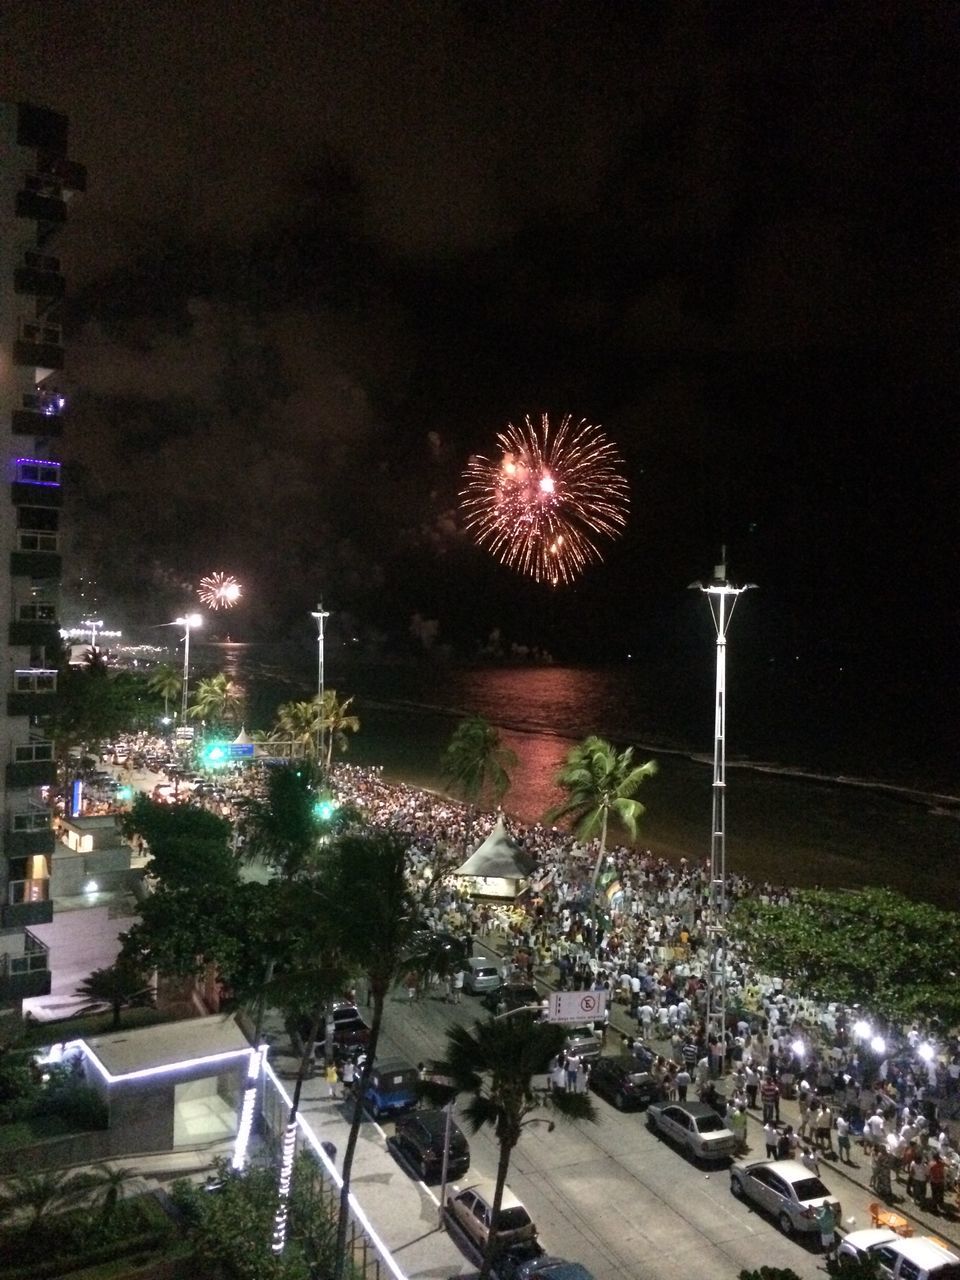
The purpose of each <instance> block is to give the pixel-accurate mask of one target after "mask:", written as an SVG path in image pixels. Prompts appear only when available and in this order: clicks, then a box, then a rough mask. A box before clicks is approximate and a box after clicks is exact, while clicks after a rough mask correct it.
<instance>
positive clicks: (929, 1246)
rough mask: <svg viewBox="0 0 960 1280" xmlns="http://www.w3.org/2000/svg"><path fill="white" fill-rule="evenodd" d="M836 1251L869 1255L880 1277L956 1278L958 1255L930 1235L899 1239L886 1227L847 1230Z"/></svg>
mask: <svg viewBox="0 0 960 1280" xmlns="http://www.w3.org/2000/svg"><path fill="white" fill-rule="evenodd" d="M837 1253H839V1254H841V1255H846V1256H847V1257H850V1258H862V1259H866V1258H869V1259H871V1261H872V1262H873V1265H874V1266H875V1267H876V1269H877V1274H878V1276H880V1277H882V1280H960V1256H958V1255H957V1254H956V1253H955V1252H953V1251H952V1250H951V1249H949V1248H948V1247H947V1245H946V1244H945V1243H944V1242H943V1241H942V1240H937V1239H936V1238H935V1237H934V1236H912V1237H910V1238H908V1239H903V1238H902V1237H900V1236H898V1235H897V1234H896V1232H894V1231H890V1230H889V1229H888V1228H886V1227H867V1228H865V1229H864V1230H863V1231H850V1232H848V1233H847V1235H845V1236H844V1238H843V1239H842V1240H841V1241H840V1246H839V1248H838V1249H837Z"/></svg>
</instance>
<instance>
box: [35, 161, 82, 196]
mask: <svg viewBox="0 0 960 1280" xmlns="http://www.w3.org/2000/svg"><path fill="white" fill-rule="evenodd" d="M37 173H38V175H39V176H40V177H42V178H47V179H49V180H50V181H52V182H55V183H56V184H57V185H58V186H59V187H62V188H63V190H64V191H86V189H87V170H86V166H85V165H82V164H77V162H76V160H68V159H67V158H66V156H62V155H53V154H51V153H50V152H43V151H41V152H40V153H39V154H38V155H37Z"/></svg>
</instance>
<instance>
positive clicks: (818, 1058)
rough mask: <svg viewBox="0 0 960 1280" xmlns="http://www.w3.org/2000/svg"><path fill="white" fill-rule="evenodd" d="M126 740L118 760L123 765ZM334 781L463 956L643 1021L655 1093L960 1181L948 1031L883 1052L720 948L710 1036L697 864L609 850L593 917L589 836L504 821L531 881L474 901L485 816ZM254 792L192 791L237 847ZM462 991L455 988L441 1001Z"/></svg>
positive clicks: (577, 1083)
mask: <svg viewBox="0 0 960 1280" xmlns="http://www.w3.org/2000/svg"><path fill="white" fill-rule="evenodd" d="M136 747H137V744H134V746H133V747H132V748H131V752H130V755H129V758H130V759H131V760H132V761H134V762H135V761H136V759H137V751H136ZM142 751H143V748H142V747H141V752H142ZM176 773H177V771H176V770H175V771H174V776H176ZM331 782H332V787H333V792H334V795H335V798H336V800H337V802H338V803H339V804H343V805H346V804H349V805H352V806H355V807H356V808H358V809H359V810H361V811H362V812H363V813H364V814H365V815H366V816H367V818H368V819H369V820H370V821H372V822H374V823H376V824H378V825H380V826H383V827H387V828H389V829H390V830H392V831H394V832H396V833H397V834H399V835H400V836H401V837H402V838H403V839H404V840H406V841H408V842H409V874H410V878H411V883H412V885H413V886H414V887H415V889H416V891H417V893H418V895H419V897H420V900H421V904H422V910H423V913H424V916H425V917H426V919H427V920H428V921H429V922H430V924H431V925H432V927H434V928H435V929H437V930H441V931H445V932H449V933H452V934H455V935H456V936H458V937H460V938H462V939H463V940H464V941H465V943H466V945H467V948H468V950H470V951H472V948H473V945H474V942H475V941H476V940H480V941H484V940H486V941H489V942H492V943H494V944H495V945H496V948H497V949H498V950H499V951H501V952H502V953H504V954H505V956H506V960H505V967H504V976H505V977H506V978H507V979H508V980H510V979H512V978H517V979H527V980H529V979H533V978H534V977H536V976H540V977H543V978H546V979H548V980H549V981H550V982H551V984H552V985H554V986H557V987H559V988H560V989H579V990H590V989H595V990H605V991H606V992H607V993H608V998H609V1001H610V1003H611V1004H614V1005H617V1006H619V1007H620V1008H621V1010H622V1012H623V1014H624V1015H625V1016H626V1017H627V1018H629V1019H630V1022H631V1023H632V1024H633V1025H634V1026H635V1029H636V1030H635V1034H633V1035H631V1036H629V1037H626V1038H625V1041H624V1049H625V1050H626V1051H628V1052H629V1051H631V1050H633V1049H636V1050H638V1051H642V1053H643V1056H644V1060H645V1061H646V1062H647V1063H649V1069H650V1071H651V1074H653V1075H654V1076H655V1079H656V1080H657V1083H658V1085H659V1086H660V1087H661V1089H662V1092H663V1094H664V1096H665V1097H676V1098H681V1099H682V1098H684V1097H685V1096H687V1093H688V1091H690V1090H695V1091H696V1093H697V1095H698V1096H699V1097H701V1098H702V1099H704V1100H707V1101H711V1100H716V1101H717V1102H719V1103H720V1104H721V1105H725V1110H726V1114H727V1117H728V1121H729V1123H730V1125H731V1127H732V1128H733V1129H734V1132H735V1133H738V1135H739V1134H740V1132H741V1129H742V1134H743V1138H742V1141H743V1142H744V1143H745V1133H746V1115H747V1113H748V1111H750V1110H753V1109H756V1110H758V1111H759V1112H760V1114H761V1116H762V1120H763V1122H764V1137H765V1141H766V1142H767V1148H768V1150H770V1151H776V1152H777V1153H778V1154H779V1153H782V1152H784V1151H787V1152H789V1153H790V1154H795V1155H796V1156H797V1157H798V1158H802V1159H803V1160H804V1161H805V1162H807V1163H808V1164H809V1166H810V1167H811V1168H813V1167H815V1166H816V1164H817V1161H818V1158H820V1157H821V1156H822V1155H823V1154H825V1153H826V1152H832V1151H833V1138H834V1136H835V1137H836V1141H837V1148H838V1154H839V1158H840V1159H841V1160H847V1161H849V1160H850V1148H851V1143H852V1142H853V1141H860V1142H861V1143H862V1144H863V1146H864V1148H865V1150H869V1151H870V1153H871V1157H872V1159H873V1161H874V1164H875V1166H876V1176H877V1180H878V1186H879V1185H880V1184H882V1182H883V1175H884V1171H885V1170H888V1171H889V1170H891V1169H892V1170H893V1171H894V1172H895V1173H901V1174H902V1175H903V1176H904V1178H905V1179H906V1180H907V1182H908V1186H909V1189H910V1191H911V1192H912V1193H913V1194H914V1195H916V1196H917V1197H918V1198H920V1199H922V1200H925V1199H926V1197H927V1195H929V1197H930V1200H931V1202H932V1204H933V1206H934V1208H937V1207H939V1206H940V1205H942V1200H943V1193H944V1191H945V1190H946V1189H949V1188H951V1187H952V1186H955V1185H957V1183H958V1182H960V1155H958V1153H957V1149H956V1141H955V1140H954V1138H953V1136H952V1134H951V1122H952V1120H953V1117H954V1115H955V1109H957V1108H958V1107H960V1043H958V1041H957V1040H956V1039H955V1038H954V1039H952V1040H950V1041H949V1042H947V1043H945V1044H942V1045H939V1046H937V1049H936V1052H930V1050H929V1048H928V1047H927V1046H925V1045H923V1044H922V1043H921V1037H920V1032H919V1030H918V1029H917V1028H912V1029H910V1030H909V1031H908V1032H907V1033H906V1035H904V1036H903V1037H902V1038H901V1039H899V1040H897V1041H896V1042H894V1039H893V1036H892V1035H891V1037H890V1039H891V1045H890V1048H889V1049H885V1051H884V1052H883V1053H877V1052H876V1051H875V1049H874V1048H871V1046H870V1044H869V1040H867V1039H865V1038H864V1037H862V1036H859V1035H858V1034H857V1028H858V1024H860V1023H861V1019H862V1016H863V1015H862V1013H861V1012H860V1011H853V1010H847V1009H844V1008H843V1007H841V1006H837V1005H826V1006H824V1005H821V1004H819V1003H817V1002H816V1001H814V1000H812V999H810V998H808V997H807V996H806V995H805V994H804V993H803V992H802V991H800V990H798V989H797V988H796V985H795V983H794V982H793V981H792V980H791V978H790V977H789V975H782V976H781V975H769V974H764V973H763V972H761V971H760V970H759V969H758V968H757V967H756V966H754V965H752V964H751V963H750V962H749V960H748V958H747V957H746V956H744V955H742V954H740V953H739V952H738V951H737V950H736V949H735V948H731V950H730V952H729V954H728V955H727V957H726V961H727V991H728V997H729V1001H730V1005H731V1007H732V1009H733V1010H734V1012H733V1013H732V1014H731V1016H730V1017H729V1018H728V1019H727V1025H726V1027H725V1028H724V1030H723V1033H722V1035H718V1034H710V1033H709V1031H708V1028H707V1025H706V981H705V977H704V974H705V972H706V966H707V962H708V954H707V941H706V929H705V924H706V922H707V921H708V919H709V910H710V903H709V897H710V883H709V868H708V865H707V864H705V863H698V862H696V861H691V860H688V859H686V858H681V859H680V860H679V862H678V863H673V862H671V861H669V860H668V859H666V858H664V857H661V856H658V855H657V854H655V853H654V852H652V851H651V850H649V849H638V848H626V847H614V848H611V849H610V850H609V851H608V852H607V854H606V858H605V864H606V865H605V866H604V867H603V868H602V875H601V884H602V885H603V898H602V910H601V911H599V912H598V914H597V923H596V926H595V927H594V925H593V923H592V921H591V913H590V910H589V898H590V883H591V878H592V873H593V868H594V864H595V860H596V857H597V852H598V846H597V844H596V842H595V841H590V842H582V841H579V840H578V839H576V838H575V837H574V836H573V835H571V834H570V833H569V832H566V831H564V830H561V829H558V828H556V827H548V826H544V825H539V824H531V823H523V822H519V821H512V822H511V823H510V828H511V832H510V833H511V836H512V838H513V840H514V841H515V842H516V843H517V845H519V846H520V848H521V849H522V850H523V851H524V853H525V854H527V855H528V857H529V858H530V859H532V861H533V864H534V867H535V869H534V871H533V873H532V874H531V876H530V879H529V881H528V884H527V887H526V890H525V892H524V893H523V894H521V895H520V896H519V897H518V898H517V899H516V900H515V901H513V902H503V901H495V900H489V899H484V898H482V897H475V896H473V895H472V894H471V893H470V891H469V888H468V886H467V885H466V884H465V883H464V882H463V881H462V880H459V879H458V878H457V877H455V876H454V875H453V874H452V872H453V871H454V869H455V868H456V867H457V866H458V865H459V864H460V863H461V862H462V861H463V860H464V859H465V858H466V857H468V856H469V855H470V853H472V852H473V851H474V850H475V849H476V848H477V847H478V846H479V845H480V843H481V842H482V841H483V840H484V839H485V838H486V837H487V835H488V834H489V833H490V831H491V830H492V828H493V825H494V822H495V820H496V815H494V814H476V813H474V812H472V811H471V810H470V809H469V808H467V807H466V806H464V805H460V804H457V803H456V802H454V801H451V800H450V799H448V798H447V797H444V796H442V795H439V794H436V793H434V792H430V791H426V790H422V789H418V788H414V787H410V786H407V785H405V784H402V783H397V782H391V781H388V780H387V779H386V778H385V777H384V776H383V773H382V771H381V770H379V769H375V768H374V769H371V768H361V767H357V766H352V765H343V764H341V765H338V766H336V768H335V769H334V770H333V774H332V779H331ZM260 787H262V772H261V771H258V770H256V769H250V770H247V771H246V772H244V773H241V772H240V771H237V772H236V773H235V774H234V775H233V776H231V777H230V778H229V780H227V779H225V778H224V777H223V776H222V775H221V777H220V778H218V779H215V780H213V781H212V782H211V784H210V786H209V787H207V786H200V787H197V788H196V789H195V790H194V792H193V794H192V798H193V799H194V800H196V802H198V803H201V804H205V805H206V806H207V807H210V808H212V809H214V810H215V811H216V812H218V813H221V814H223V815H224V816H227V817H230V818H232V819H233V820H235V821H238V826H239V829H240V831H241V835H240V837H239V838H240V840H241V842H242V821H241V820H242V814H243V802H244V800H245V799H246V798H248V797H249V796H250V795H251V794H255V793H256V792H257V791H258V790H259V788H260ZM727 897H728V901H731V902H736V901H738V900H739V899H741V898H744V897H754V898H755V897H759V898H760V899H761V900H762V901H766V902H773V903H787V902H789V901H790V890H789V889H788V888H785V887H783V886H777V885H772V884H754V883H751V882H750V881H748V880H747V879H746V878H745V877H743V876H740V875H736V874H734V875H731V876H730V877H729V879H728V883H727ZM458 994H459V991H458V989H457V988H456V986H453V987H452V988H451V991H450V993H449V995H450V998H452V999H454V1000H455V999H456V998H457V995H458ZM921 1049H924V1050H925V1051H926V1052H925V1054H924V1053H921ZM585 1070H586V1069H585V1067H584V1066H583V1064H581V1063H577V1064H576V1065H575V1069H574V1072H573V1073H570V1072H568V1071H567V1068H566V1065H565V1064H563V1063H561V1064H558V1069H557V1076H556V1079H555V1081H554V1083H555V1085H557V1086H558V1087H559V1085H560V1084H561V1076H562V1077H563V1084H564V1087H575V1088H576V1087H579V1088H582V1087H585ZM571 1074H572V1075H573V1078H572V1079H571V1078H570V1077H571ZM721 1077H722V1079H721ZM718 1083H719V1084H721V1085H722V1087H723V1090H724V1093H723V1095H721V1094H720V1093H718V1091H717V1086H718ZM781 1096H789V1097H792V1098H793V1097H795V1098H796V1099H797V1101H798V1106H799V1113H800V1123H799V1124H798V1125H797V1126H796V1131H794V1128H793V1127H791V1126H784V1125H782V1124H781V1123H780V1115H779V1100H780V1098H781Z"/></svg>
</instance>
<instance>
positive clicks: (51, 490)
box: [10, 458, 63, 507]
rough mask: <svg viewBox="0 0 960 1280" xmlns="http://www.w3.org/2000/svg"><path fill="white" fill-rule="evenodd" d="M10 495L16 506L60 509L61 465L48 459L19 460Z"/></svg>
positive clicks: (15, 465)
mask: <svg viewBox="0 0 960 1280" xmlns="http://www.w3.org/2000/svg"><path fill="white" fill-rule="evenodd" d="M14 468H15V469H14V473H13V484H12V485H11V486H10V495H11V497H12V499H13V502H14V504H15V505H16V506H18V507H19V506H34V507H59V506H62V504H63V494H62V492H61V489H60V463H59V462H51V461H50V460H49V459H47V458H17V459H16V462H15V464H14Z"/></svg>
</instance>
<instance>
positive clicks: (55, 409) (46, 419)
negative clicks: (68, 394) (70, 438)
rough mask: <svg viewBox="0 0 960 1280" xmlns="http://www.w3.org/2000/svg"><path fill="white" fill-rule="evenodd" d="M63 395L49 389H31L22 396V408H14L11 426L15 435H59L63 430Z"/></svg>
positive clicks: (64, 403)
mask: <svg viewBox="0 0 960 1280" xmlns="http://www.w3.org/2000/svg"><path fill="white" fill-rule="evenodd" d="M66 403H67V402H66V399H65V397H64V396H61V395H56V394H54V393H52V392H49V391H33V392H30V393H29V394H28V395H25V396H24V397H23V408H22V409H14V411H13V414H12V422H11V426H12V429H13V432H14V434H15V435H25V436H41V437H42V436H59V435H60V434H61V432H62V431H63V418H62V414H63V411H64V409H65V407H66Z"/></svg>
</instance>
